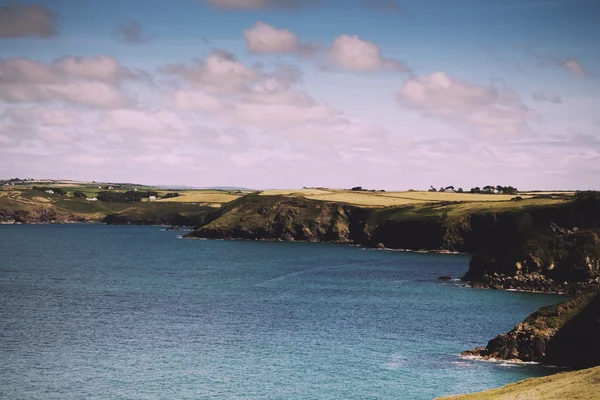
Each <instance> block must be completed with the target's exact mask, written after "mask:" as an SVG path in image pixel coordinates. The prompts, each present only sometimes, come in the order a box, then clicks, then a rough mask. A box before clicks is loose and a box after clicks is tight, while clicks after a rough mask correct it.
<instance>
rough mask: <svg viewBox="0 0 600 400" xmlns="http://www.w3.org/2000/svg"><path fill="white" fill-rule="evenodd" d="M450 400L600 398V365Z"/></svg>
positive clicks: (527, 380)
mask: <svg viewBox="0 0 600 400" xmlns="http://www.w3.org/2000/svg"><path fill="white" fill-rule="evenodd" d="M443 399H446V400H450V399H452V400H517V399H518V400H566V399H569V400H592V399H594V400H598V399H600V367H594V368H588V369H584V370H580V371H573V372H563V373H559V374H555V375H550V376H546V377H543V378H530V379H525V380H523V381H520V382H517V383H512V384H510V385H506V386H503V387H501V388H498V389H492V390H487V391H485V392H479V393H473V394H466V395H458V396H451V397H443Z"/></svg>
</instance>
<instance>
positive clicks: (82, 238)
mask: <svg viewBox="0 0 600 400" xmlns="http://www.w3.org/2000/svg"><path fill="white" fill-rule="evenodd" d="M181 235H182V232H173V231H167V230H165V229H164V228H161V227H158V226H107V225H100V224H98V225H93V224H91V225H87V224H81V225H77V224H74V225H3V226H0V398H1V399H62V400H64V399H432V398H435V397H438V396H444V395H451V394H458V393H467V392H474V391H480V390H484V389H489V388H493V387H498V386H502V385H505V384H507V383H510V382H515V381H518V380H521V379H525V378H529V377H536V376H543V375H548V374H550V373H554V372H556V369H554V368H549V367H542V366H539V365H531V364H514V363H506V362H484V361H478V360H470V359H464V358H461V357H460V352H461V351H464V350H467V349H471V348H474V347H476V346H482V345H483V346H485V344H486V343H487V341H488V340H489V339H491V338H493V337H495V336H496V335H498V334H499V333H503V332H507V331H509V330H510V329H512V328H513V326H514V325H515V324H517V323H519V322H520V321H521V320H522V319H523V318H525V317H526V316H527V315H528V314H530V313H532V312H533V311H535V310H536V309H538V308H539V307H541V306H544V305H549V304H555V303H557V302H560V301H563V300H564V299H565V298H564V297H562V296H558V295H548V294H532V293H519V292H505V291H496V290H485V289H474V288H470V287H466V286H465V285H464V284H463V283H461V282H459V281H458V280H456V279H455V280H452V281H440V280H438V279H437V278H438V277H439V276H442V275H448V276H451V277H453V278H459V277H460V276H461V275H462V274H463V273H464V272H466V271H467V269H468V264H469V258H470V256H469V255H457V254H454V255H453V254H424V253H414V252H392V251H380V250H373V249H367V248H363V247H358V246H349V245H341V244H323V243H283V242H258V241H221V240H198V239H184V238H181Z"/></svg>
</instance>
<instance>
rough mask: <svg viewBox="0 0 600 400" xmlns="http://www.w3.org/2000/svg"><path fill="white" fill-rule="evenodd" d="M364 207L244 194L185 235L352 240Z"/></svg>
mask: <svg viewBox="0 0 600 400" xmlns="http://www.w3.org/2000/svg"><path fill="white" fill-rule="evenodd" d="M363 214H364V210H362V209H360V208H357V207H352V206H348V205H342V204H337V203H322V202H316V201H312V200H307V199H300V198H293V199H292V198H286V197H281V196H268V197H267V196H258V195H255V196H246V198H244V199H243V201H234V202H232V203H230V204H229V205H227V206H226V207H224V209H223V210H219V211H217V212H216V213H215V214H214V215H212V216H209V217H208V218H207V219H208V220H209V221H210V222H208V223H207V224H205V225H203V226H201V227H200V228H199V229H197V230H195V231H193V232H190V233H189V234H188V235H186V237H192V238H193V237H196V238H212V239H253V240H282V241H308V242H341V243H349V242H354V241H355V239H356V238H357V237H360V236H361V233H360V231H361V229H362V226H361V216H362V215H363Z"/></svg>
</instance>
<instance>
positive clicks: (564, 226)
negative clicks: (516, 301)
mask: <svg viewBox="0 0 600 400" xmlns="http://www.w3.org/2000/svg"><path fill="white" fill-rule="evenodd" d="M511 219H514V221H513V223H512V224H511V225H512V228H511V229H505V230H504V231H505V232H504V234H503V235H502V236H501V237H499V238H497V239H498V240H494V241H489V242H488V243H487V244H485V245H484V246H482V248H481V249H479V250H478V251H476V252H475V254H474V255H473V258H472V259H471V262H470V264H469V271H468V273H467V274H466V275H465V278H464V279H465V280H470V281H471V282H472V283H473V285H475V286H482V287H490V288H495V289H523V290H533V291H546V292H550V291H551V292H573V293H574V292H578V291H581V289H582V288H584V287H586V286H587V285H590V284H597V283H600V195H599V194H598V193H584V194H581V195H579V196H578V197H577V198H576V199H575V200H574V201H573V202H571V203H569V204H566V205H562V206H559V207H555V208H549V209H545V210H542V209H534V210H529V211H526V212H521V213H519V214H517V215H515V216H514V217H512V218H511Z"/></svg>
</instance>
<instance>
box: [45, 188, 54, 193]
mask: <svg viewBox="0 0 600 400" xmlns="http://www.w3.org/2000/svg"><path fill="white" fill-rule="evenodd" d="M46 193H48V194H54V190H52V189H48V190H46Z"/></svg>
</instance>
